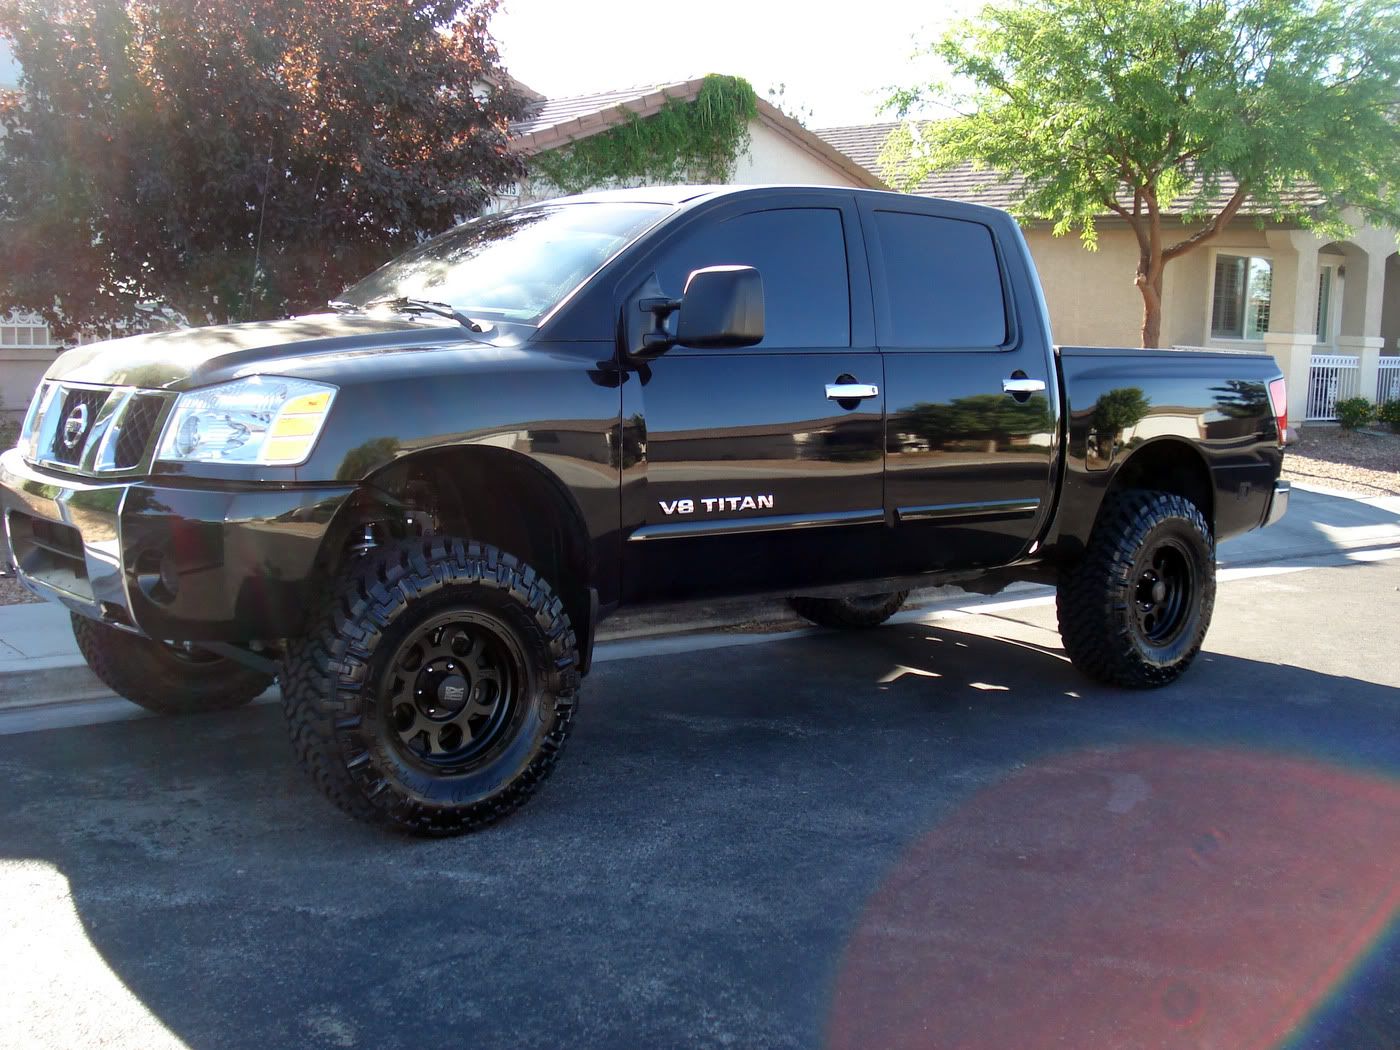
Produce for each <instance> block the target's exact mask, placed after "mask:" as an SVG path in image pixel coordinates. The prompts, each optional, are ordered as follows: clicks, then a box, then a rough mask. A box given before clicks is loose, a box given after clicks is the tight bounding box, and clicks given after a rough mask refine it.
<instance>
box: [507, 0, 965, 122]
mask: <svg viewBox="0 0 1400 1050" xmlns="http://www.w3.org/2000/svg"><path fill="white" fill-rule="evenodd" d="M982 4H983V0H932V2H930V0H923V2H910V0H862V2H860V3H854V4H852V3H843V4H836V3H831V2H827V3H821V2H818V3H804V2H800V0H788V2H780V0H699V2H690V3H684V4H681V3H676V2H675V0H649V2H648V0H572V2H570V0H503V3H502V8H501V11H500V13H499V14H497V16H496V18H495V20H494V21H493V22H492V30H493V32H494V34H495V36H496V40H497V43H498V44H499V46H500V50H501V57H502V59H503V60H504V62H505V66H506V68H507V69H508V70H509V71H510V72H511V74H512V75H514V76H515V77H517V78H518V79H519V80H522V81H524V83H526V84H527V85H529V86H530V87H532V88H534V89H535V90H536V91H539V92H541V93H542V94H544V95H547V96H551V97H562V96H566V95H582V94H587V93H588V92H591V91H605V90H609V89H614V88H622V87H629V86H632V85H634V84H657V83H663V82H669V81H676V80H687V79H689V78H691V77H693V76H700V75H703V74H705V73H728V74H733V75H737V76H741V77H744V78H745V79H747V80H748V81H749V82H750V83H751V84H753V86H754V88H755V89H756V90H757V91H758V93H759V95H760V96H763V97H770V96H769V95H768V89H769V88H776V87H777V86H778V85H780V84H781V85H784V86H785V89H786V90H785V92H784V98H783V101H782V103H781V104H782V106H783V108H785V109H787V110H788V112H790V113H793V114H794V115H795V116H797V117H798V118H799V119H801V120H802V121H803V122H804V123H806V124H807V126H808V127H813V128H822V127H834V126H839V125H845V124H866V123H871V122H873V121H877V120H893V119H894V116H893V115H882V113H881V107H882V105H883V103H884V100H885V99H886V98H887V97H888V95H889V93H890V89H891V88H892V87H894V86H907V85H910V84H914V83H918V82H921V81H922V82H927V81H928V80H929V79H930V78H931V77H932V76H934V75H936V73H937V68H936V66H935V65H934V64H933V61H932V60H931V59H928V58H924V59H915V58H913V57H912V56H913V53H914V51H915V50H916V48H919V47H926V46H927V45H928V44H930V43H932V41H933V40H934V39H936V37H937V36H938V35H939V32H940V30H941V28H942V27H944V26H946V25H947V24H948V23H949V22H950V21H952V20H953V19H956V18H959V17H963V16H965V15H970V14H973V13H975V12H976V11H977V10H979V9H980V8H981V7H982ZM805 110H810V111H811V112H810V115H809V114H808V113H806V112H804V111H805Z"/></svg>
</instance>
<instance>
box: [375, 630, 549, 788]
mask: <svg viewBox="0 0 1400 1050" xmlns="http://www.w3.org/2000/svg"><path fill="white" fill-rule="evenodd" d="M527 678H528V671H527V668H526V666H525V658H524V656H523V654H522V653H520V651H519V646H518V644H517V641H516V638H515V636H514V633H513V632H512V631H511V630H510V629H509V628H508V627H507V626H506V625H505V624H503V623H501V622H499V621H498V620H496V619H495V618H494V617H491V616H486V615H482V614H481V613H477V612H474V611H470V610H457V611H451V612H445V613H441V614H439V615H437V616H434V617H432V618H430V619H429V620H428V621H427V622H426V623H425V624H423V625H422V626H420V627H418V628H417V629H415V630H413V631H411V632H410V633H409V635H408V636H407V637H406V638H405V639H404V640H403V641H402V642H401V643H400V645H399V648H398V651H397V652H395V653H394V655H393V656H392V657H391V658H390V660H389V663H388V670H387V671H386V672H385V673H384V674H383V675H382V676H381V679H380V681H381V685H380V693H381V703H382V704H383V705H384V707H385V708H386V710H388V711H389V712H390V718H392V720H393V727H394V733H395V735H396V737H397V741H396V746H397V747H398V749H399V751H400V753H402V754H403V755H404V756H405V757H407V758H408V759H409V760H411V761H416V762H418V763H420V764H421V765H423V766H424V767H425V768H427V769H430V770H434V771H442V772H448V773H450V772H454V771H457V772H460V771H462V770H465V769H468V768H470V767H471V765H472V764H473V763H475V762H479V761H480V760H481V758H482V756H483V755H485V754H486V753H487V752H489V751H490V750H491V748H492V747H493V746H494V745H495V744H497V743H498V742H500V741H501V740H502V739H503V738H505V737H506V736H508V735H509V733H510V730H511V729H512V728H514V727H515V723H516V722H518V720H519V717H518V716H519V714H520V712H521V711H523V710H524V705H523V704H522V703H521V702H520V696H519V693H520V690H521V688H522V686H523V684H524V683H525V681H526V680H527Z"/></svg>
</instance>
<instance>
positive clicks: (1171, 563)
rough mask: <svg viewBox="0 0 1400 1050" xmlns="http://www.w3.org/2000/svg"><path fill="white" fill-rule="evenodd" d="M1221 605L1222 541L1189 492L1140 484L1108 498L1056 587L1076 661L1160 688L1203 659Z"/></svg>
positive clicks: (1064, 633) (1102, 676)
mask: <svg viewBox="0 0 1400 1050" xmlns="http://www.w3.org/2000/svg"><path fill="white" fill-rule="evenodd" d="M1214 607H1215V540H1214V538H1213V536H1212V535H1211V530H1210V526H1209V525H1208V524H1207V523H1206V520H1205V518H1204V516H1203V515H1202V514H1201V512H1200V509H1199V508H1198V507H1197V506H1196V505H1195V504H1194V503H1192V502H1190V501H1189V500H1187V499H1186V498H1184V497H1182V496H1177V495H1172V494H1170V493H1165V492H1154V491H1148V490H1141V489H1130V490H1126V491H1123V492H1120V493H1116V494H1113V495H1111V496H1110V497H1109V499H1108V501H1107V502H1106V503H1105V505H1104V508H1103V510H1102V511H1101V513H1100V515H1099V520H1098V522H1097V523H1096V524H1095V526H1094V531H1093V534H1092V535H1091V536H1090V538H1089V545H1088V548H1087V549H1086V550H1085V552H1084V556H1083V558H1082V559H1080V560H1079V561H1078V562H1076V563H1075V564H1074V565H1072V566H1069V567H1067V568H1066V569H1065V570H1064V571H1063V572H1062V573H1061V577H1060V585H1059V590H1058V591H1057V592H1056V609H1057V612H1058V616H1059V625H1060V637H1061V638H1062V639H1063V641H1064V644H1065V651H1066V652H1067V653H1068V654H1069V657H1070V659H1071V660H1072V661H1073V662H1074V665H1075V666H1076V667H1077V668H1079V669H1080V670H1081V671H1083V672H1084V673H1085V674H1087V675H1089V676H1090V677H1091V678H1096V679H1098V680H1099V681H1101V682H1108V683H1110V684H1113V685H1122V686H1128V687H1131V688H1150V687H1153V686H1161V685H1166V684H1167V683H1169V682H1172V681H1175V680H1176V679H1177V678H1178V677H1180V675H1181V674H1182V673H1183V672H1184V671H1185V670H1186V668H1187V667H1189V666H1190V665H1191V662H1192V661H1193V660H1195V658H1196V654H1197V653H1198V652H1200V649H1201V644H1202V643H1203V642H1204V641H1205V635H1206V630H1207V629H1208V628H1209V627H1210V618H1211V613H1212V611H1213V610H1214Z"/></svg>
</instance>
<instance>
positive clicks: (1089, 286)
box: [1025, 224, 1262, 349]
mask: <svg viewBox="0 0 1400 1050" xmlns="http://www.w3.org/2000/svg"><path fill="white" fill-rule="evenodd" d="M1248 232H1250V233H1253V232H1255V231H1248ZM1025 234H1026V243H1027V244H1028V245H1029V246H1030V249H1031V256H1032V257H1033V258H1034V259H1035V265H1036V269H1037V270H1038V271H1039V272H1040V282H1041V285H1042V287H1043V288H1044V289H1045V301H1046V303H1047V304H1048V305H1049V307H1050V326H1051V327H1050V331H1051V334H1052V335H1053V337H1054V339H1055V342H1057V343H1059V344H1061V345H1063V346H1141V345H1142V295H1141V294H1139V292H1138V290H1137V285H1136V284H1134V283H1133V277H1134V275H1135V274H1136V272H1137V261H1138V247H1137V238H1136V237H1134V236H1133V232H1132V231H1131V230H1129V229H1127V228H1126V227H1123V226H1113V225H1107V224H1105V225H1104V226H1101V227H1100V229H1099V244H1098V250H1097V251H1089V250H1087V249H1086V248H1085V247H1084V246H1083V244H1082V242H1081V241H1080V240H1079V237H1078V236H1076V235H1074V234H1068V235H1066V236H1064V237H1056V236H1054V235H1053V234H1052V233H1051V232H1050V229H1049V227H1046V226H1033V227H1031V228H1029V229H1027V230H1026V231H1025ZM1260 239H1261V240H1262V234H1261V235H1260ZM1231 243H1232V244H1236V242H1234V241H1232V242H1231ZM1247 243H1248V238H1247V237H1246V238H1245V239H1243V240H1241V241H1240V242H1239V244H1238V245H1237V250H1238V248H1239V247H1243V246H1244V245H1245V244H1247ZM1207 255H1208V252H1207V251H1206V249H1204V248H1198V249H1197V250H1196V251H1194V252H1191V253H1189V254H1187V255H1184V256H1182V257H1181V258H1180V259H1177V260H1175V261H1174V262H1172V263H1169V264H1168V265H1167V269H1166V273H1165V275H1164V276H1163V280H1162V339H1161V342H1162V345H1163V346H1201V345H1203V344H1204V339H1205V336H1206V334H1207V332H1206V326H1207V324H1208V319H1207V313H1208V311H1209V309H1210V294H1211V283H1210V279H1211V274H1212V273H1213V272H1214V262H1213V259H1208V258H1207ZM1260 349H1262V346H1261V347H1260Z"/></svg>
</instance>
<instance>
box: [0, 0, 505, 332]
mask: <svg viewBox="0 0 1400 1050" xmlns="http://www.w3.org/2000/svg"><path fill="white" fill-rule="evenodd" d="M497 3H498V0H470V2H468V3H462V2H460V0H454V2H447V0H237V2H233V0H57V2H56V0H0V33H3V34H4V35H5V36H6V37H8V38H9V40H10V42H11V46H12V47H13V49H14V54H15V57H16V59H17V60H18V62H19V64H20V67H21V69H22V76H21V82H20V87H19V90H17V91H14V92H9V93H6V94H5V95H4V96H3V97H2V98H0V128H3V133H4V139H3V143H0V239H2V240H3V243H4V244H5V247H6V266H5V267H4V268H3V270H0V309H5V308H19V309H25V310H33V311H35V312H37V313H40V314H42V315H43V316H44V317H45V318H46V319H48V320H49V321H50V323H51V324H53V325H54V327H55V329H56V330H57V331H59V332H60V333H68V332H72V331H74V330H76V329H82V328H90V327H106V326H108V325H111V324H114V323H116V324H129V323H133V322H136V323H140V318H141V317H142V315H143V309H148V308H149V304H152V303H156V304H159V305H161V306H164V307H168V308H169V309H170V310H173V311H175V312H176V313H177V314H179V315H181V316H183V317H184V318H186V319H188V320H189V321H190V322H191V323H195V324H201V323H218V322H224V321H238V320H249V319H257V318H267V317H277V316H282V315H285V314H287V313H295V312H298V311H304V310H306V309H310V308H315V307H318V306H321V305H324V302H325V300H326V298H327V297H328V296H330V295H333V294H334V293H335V292H336V291H338V290H339V289H340V288H342V287H343V286H344V285H345V284H347V283H348V282H349V281H351V280H353V279H355V278H357V277H359V276H361V275H363V274H365V273H367V272H368V271H369V270H371V269H372V268H373V267H375V266H376V265H378V264H379V263H381V262H383V261H384V260H385V259H387V258H389V257H390V256H391V255H393V254H395V253H396V252H398V251H399V250H401V249H403V248H404V247H406V246H408V245H410V244H412V243H414V242H415V241H416V240H418V239H420V238H421V237H423V236H425V235H428V234H432V233H437V232H439V231H441V230H443V229H445V228H446V227H448V226H450V225H452V224H453V223H454V222H456V221H460V220H461V219H464V218H467V217H469V216H471V215H474V214H476V213H478V212H479V211H480V210H481V209H482V207H483V205H484V204H485V203H486V202H487V200H488V199H489V197H490V196H491V194H492V193H493V192H495V191H497V190H500V189H502V188H503V187H505V186H508V185H509V184H511V183H513V182H514V181H516V179H518V178H519V177H520V175H521V170H522V169H521V164H520V160H519V159H518V157H516V156H515V155H513V154H512V153H511V152H510V150H509V148H508V145H507V140H508V129H509V124H510V121H511V120H512V119H514V118H515V117H517V116H518V115H519V113H520V107H521V106H522V104H523V103H522V100H521V99H520V97H519V96H518V95H517V94H515V93H514V92H513V91H512V90H511V89H510V87H509V84H510V81H509V80H508V78H507V77H506V76H505V74H504V72H503V70H502V69H501V67H500V62H499V57H498V55H497V52H496V46H495V42H494V41H493V39H492V37H491V35H490V32H489V28H488V25H489V20H490V18H491V16H492V14H494V12H495V9H496V6H497Z"/></svg>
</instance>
